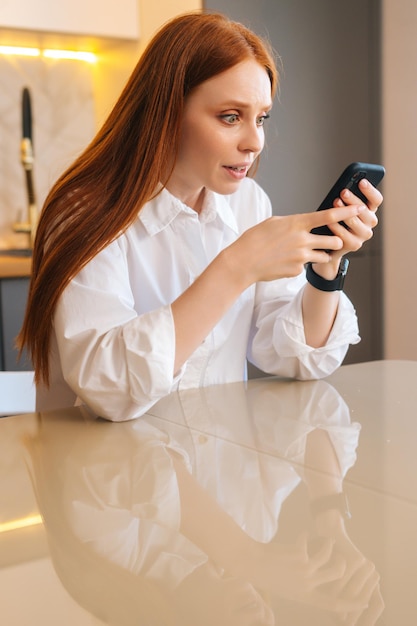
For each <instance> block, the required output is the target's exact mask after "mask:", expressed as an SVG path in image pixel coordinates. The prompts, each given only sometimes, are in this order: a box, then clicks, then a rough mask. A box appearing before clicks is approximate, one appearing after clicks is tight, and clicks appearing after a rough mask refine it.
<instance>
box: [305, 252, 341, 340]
mask: <svg viewBox="0 0 417 626" xmlns="http://www.w3.org/2000/svg"><path fill="white" fill-rule="evenodd" d="M339 264H340V258H337V259H336V258H335V259H331V261H330V262H329V263H320V264H318V263H316V264H314V271H315V272H316V273H317V274H319V275H320V276H321V277H322V278H325V279H326V280H333V279H334V278H335V276H336V275H337V272H338V269H339ZM339 294H340V292H339V291H330V292H326V291H320V290H319V289H316V288H315V287H313V286H312V285H310V284H309V283H307V285H306V286H305V289H304V294H303V303H302V310H303V323H304V332H305V339H306V343H307V344H308V345H309V346H311V347H313V348H320V347H321V346H324V345H325V344H326V343H327V340H328V338H329V335H330V332H331V330H332V328H333V324H334V321H335V319H336V315H337V310H338V306H339V299H340V297H339Z"/></svg>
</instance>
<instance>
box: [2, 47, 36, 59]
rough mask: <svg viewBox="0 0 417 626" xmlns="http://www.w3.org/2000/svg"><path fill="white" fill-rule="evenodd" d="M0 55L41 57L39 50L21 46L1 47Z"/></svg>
mask: <svg viewBox="0 0 417 626" xmlns="http://www.w3.org/2000/svg"><path fill="white" fill-rule="evenodd" d="M0 54H7V55H9V54H14V55H19V56H24V57H39V56H40V54H41V51H40V50H39V48H22V47H21V46H0Z"/></svg>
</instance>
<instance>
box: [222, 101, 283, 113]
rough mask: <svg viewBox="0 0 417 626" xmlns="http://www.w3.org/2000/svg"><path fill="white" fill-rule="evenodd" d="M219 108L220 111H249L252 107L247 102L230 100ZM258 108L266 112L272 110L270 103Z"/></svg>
mask: <svg viewBox="0 0 417 626" xmlns="http://www.w3.org/2000/svg"><path fill="white" fill-rule="evenodd" d="M219 106H220V108H222V109H223V108H224V109H249V108H251V106H252V105H251V104H248V103H247V102H239V100H233V101H232V100H231V101H226V102H224V103H221V104H220V105H219ZM260 108H261V109H265V110H266V111H270V110H271V109H272V102H269V103H268V104H264V105H261V106H260Z"/></svg>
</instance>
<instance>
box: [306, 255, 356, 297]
mask: <svg viewBox="0 0 417 626" xmlns="http://www.w3.org/2000/svg"><path fill="white" fill-rule="evenodd" d="M348 267H349V259H347V258H346V257H343V258H342V260H341V261H340V265H339V271H338V272H337V276H336V278H334V279H333V280H327V279H326V278H323V277H322V276H319V275H318V274H317V273H316V272H315V271H314V269H313V264H312V263H307V265H306V278H307V281H308V282H309V283H310V285H312V286H313V287H315V288H316V289H319V290H320V291H341V290H342V289H343V285H344V283H345V278H346V274H347V271H348Z"/></svg>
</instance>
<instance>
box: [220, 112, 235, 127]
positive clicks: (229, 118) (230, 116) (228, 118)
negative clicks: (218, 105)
mask: <svg viewBox="0 0 417 626" xmlns="http://www.w3.org/2000/svg"><path fill="white" fill-rule="evenodd" d="M220 119H221V120H223V121H224V122H226V124H236V122H238V121H239V115H238V114H237V113H224V114H223V115H220Z"/></svg>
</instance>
